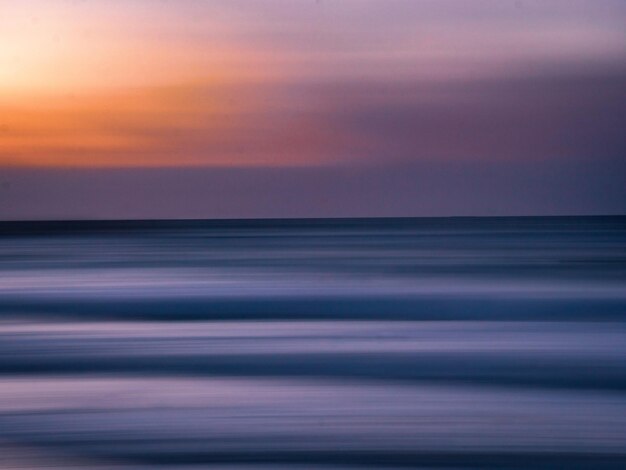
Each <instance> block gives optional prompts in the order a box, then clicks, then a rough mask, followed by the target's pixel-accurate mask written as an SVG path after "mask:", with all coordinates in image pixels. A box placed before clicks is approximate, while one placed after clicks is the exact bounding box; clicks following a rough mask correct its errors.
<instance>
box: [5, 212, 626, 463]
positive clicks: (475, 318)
mask: <svg viewBox="0 0 626 470" xmlns="http://www.w3.org/2000/svg"><path fill="white" fill-rule="evenodd" d="M0 468H2V469H7V468H29V469H39V468H71V469H76V468H85V469H91V468H95V469H148V468H162V469H201V468H214V469H231V470H235V469H251V470H252V469H295V470H298V469H307V470H312V469H394V468H416V469H569V468H572V469H604V468H607V469H609V468H610V469H623V468H626V217H620V216H615V217H501V218H381V219H299V220H295V219H294V220H209V221H205V220H189V221H65V222H64V221H55V222H2V223H0Z"/></svg>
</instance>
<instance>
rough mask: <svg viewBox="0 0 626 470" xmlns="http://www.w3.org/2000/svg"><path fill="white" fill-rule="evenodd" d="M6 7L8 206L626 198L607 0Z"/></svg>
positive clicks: (1, 211) (460, 208)
mask: <svg viewBox="0 0 626 470" xmlns="http://www.w3.org/2000/svg"><path fill="white" fill-rule="evenodd" d="M2 10H3V11H4V13H3V14H2V19H0V39H1V41H0V218H2V219H63V218H71V219H76V218H79V219H90V218H187V217H193V218H196V217H202V218H204V217H208V218H210V217H325V216H328V217H332V216H342V217H347V216H422V215H423V216H438V215H441V216H451V215H535V214H536V215H544V214H545V215H548V214H624V213H626V133H625V132H624V124H625V123H626V28H624V24H626V2H623V1H620V0H588V1H586V0H512V1H508V0H423V1H420V0H360V1H357V0H319V1H317V2H316V1H312V0H311V1H299V0H284V1H280V0H258V1H256V0H255V1H254V2H248V1H238V0H230V1H219V0H218V1H214V2H205V1H200V0H183V1H180V2H164V1H159V0H153V1H148V0H134V1H130V2H123V3H122V2H120V3H115V4H111V3H110V2H105V1H104V0H93V1H90V2H72V1H69V0H50V1H45V2H44V1H42V0H25V1H24V2H16V3H15V5H10V6H8V7H5V6H3V7H2ZM3 35H4V36H5V37H4V38H2V36H3Z"/></svg>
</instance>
